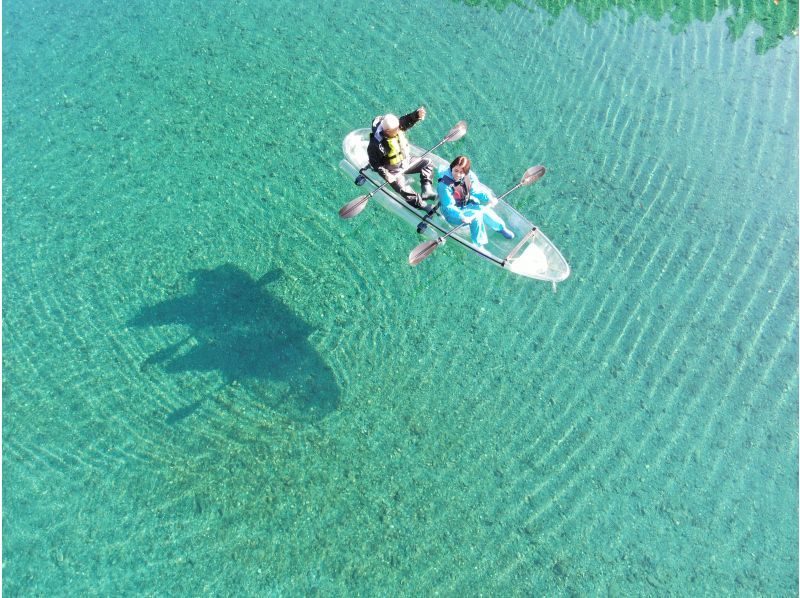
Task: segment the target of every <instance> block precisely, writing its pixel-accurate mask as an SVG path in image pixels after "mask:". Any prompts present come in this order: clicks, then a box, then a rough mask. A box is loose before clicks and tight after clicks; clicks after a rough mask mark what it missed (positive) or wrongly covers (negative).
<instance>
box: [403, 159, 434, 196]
mask: <svg viewBox="0 0 800 598" xmlns="http://www.w3.org/2000/svg"><path fill="white" fill-rule="evenodd" d="M405 172H406V174H417V173H419V181H420V183H421V184H422V195H421V197H422V199H432V198H434V197H436V191H435V190H434V188H433V160H431V159H430V158H412V159H411V160H410V166H409V167H408V168H406V170H405Z"/></svg>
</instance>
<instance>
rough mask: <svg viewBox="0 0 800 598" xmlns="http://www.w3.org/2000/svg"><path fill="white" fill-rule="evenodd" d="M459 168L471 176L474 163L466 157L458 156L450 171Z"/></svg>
mask: <svg viewBox="0 0 800 598" xmlns="http://www.w3.org/2000/svg"><path fill="white" fill-rule="evenodd" d="M456 166H458V167H459V168H460V169H461V170H463V171H464V173H465V174H469V169H470V168H471V167H472V162H470V161H469V158H467V157H466V156H457V157H456V159H455V160H453V161H452V162H450V170H453V169H454V168H455V167H456Z"/></svg>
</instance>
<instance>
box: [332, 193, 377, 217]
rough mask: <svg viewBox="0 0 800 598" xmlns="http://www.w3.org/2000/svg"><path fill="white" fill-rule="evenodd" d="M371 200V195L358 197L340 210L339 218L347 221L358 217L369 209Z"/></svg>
mask: <svg viewBox="0 0 800 598" xmlns="http://www.w3.org/2000/svg"><path fill="white" fill-rule="evenodd" d="M369 198H370V196H369V195H362V196H361V197H356V198H355V199H354V200H353V201H350V202H348V203H346V204H344V205H343V206H342V208H341V209H340V210H339V216H341V217H342V218H343V219H345V220H347V219H348V218H353V217H354V216H358V215H359V214H360V213H361V212H363V211H364V208H366V207H367V203H368V202H369Z"/></svg>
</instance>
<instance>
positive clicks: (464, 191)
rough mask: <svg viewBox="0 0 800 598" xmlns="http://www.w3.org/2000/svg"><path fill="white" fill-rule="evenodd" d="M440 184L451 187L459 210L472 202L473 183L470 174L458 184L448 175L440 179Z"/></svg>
mask: <svg viewBox="0 0 800 598" xmlns="http://www.w3.org/2000/svg"><path fill="white" fill-rule="evenodd" d="M439 182H440V183H444V184H445V185H447V186H448V187H450V189H451V190H452V193H453V198H454V199H455V200H456V206H458V207H459V208H463V207H464V206H465V205H467V204H468V203H469V202H470V199H471V196H472V181H471V180H470V178H469V174H467V175H466V176H465V177H464V178H463V179H461V180H460V181H459V182H456V181H455V179H453V178H452V177H450V176H448V175H444V176H442V178H440V179H439Z"/></svg>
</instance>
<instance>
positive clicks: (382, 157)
mask: <svg viewBox="0 0 800 598" xmlns="http://www.w3.org/2000/svg"><path fill="white" fill-rule="evenodd" d="M422 120H425V107H424V106H420V107H419V108H417V109H416V110H415V111H414V112H411V113H409V114H406V115H405V116H401V117H400V118H397V117H396V116H395V115H394V114H386V115H383V116H376V117H375V118H374V119H373V120H372V134H371V135H370V137H369V145H368V146H367V156H368V157H369V165H370V166H371V167H372V169H373V170H375V171H376V172H378V173H379V174H380V175H381V176H382V177H383V178H384V179H386V181H388V182H389V184H390V185H391V186H392V188H393V189H394V190H395V191H397V192H398V193H399V194H400V195H401V196H402V197H403V199H405V200H406V201H407V202H408V203H409V204H410V205H412V206H414V207H415V208H417V209H418V210H427V209H428V208H429V204H428V202H426V201H425V200H426V199H431V198H434V197H436V191H434V189H433V185H432V181H433V162H432V161H431V160H430V158H412V157H411V155H410V154H409V147H408V140H407V139H406V135H405V133H404V131H407V130H408V129H410V128H411V127H413V126H414V125H415V124H417V123H418V122H420V121H422ZM417 173H419V178H420V182H421V183H422V193H421V194H419V193H417V192H416V191H414V189H413V188H412V187H411V185H410V184H409V183H408V181H407V180H406V177H405V176H404V175H406V174H417Z"/></svg>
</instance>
